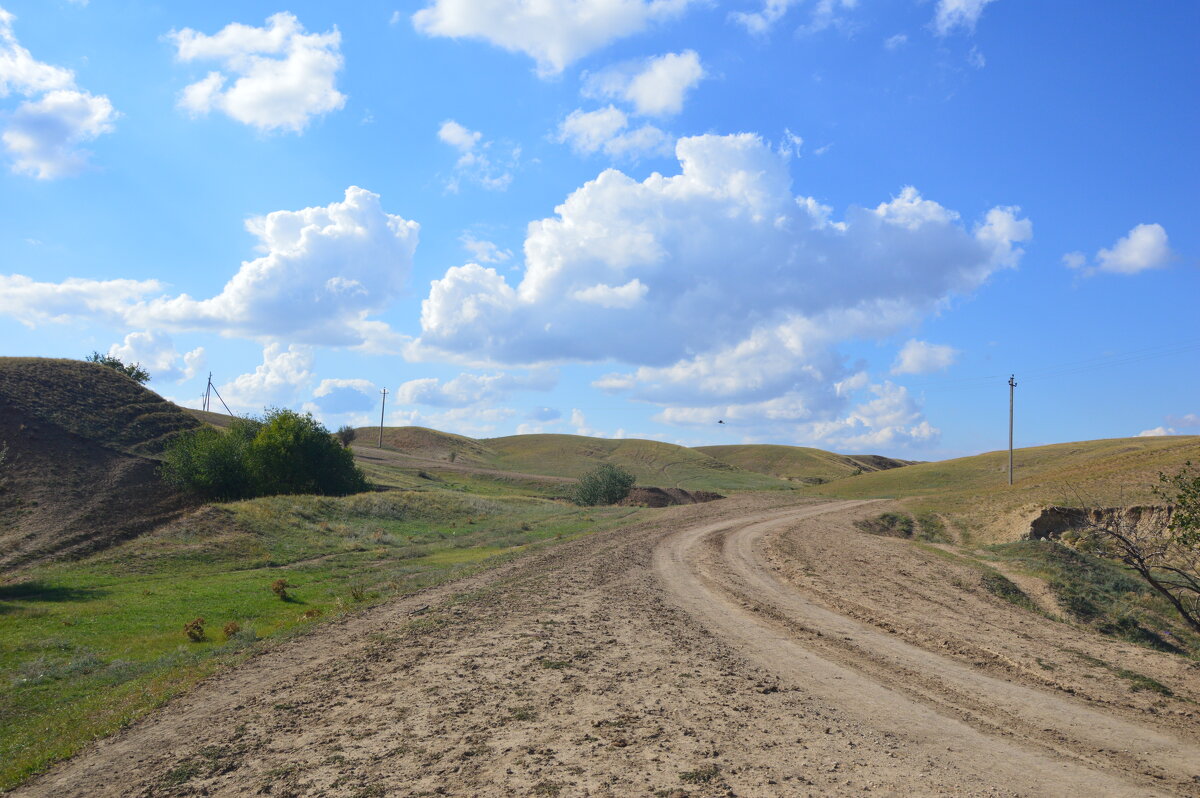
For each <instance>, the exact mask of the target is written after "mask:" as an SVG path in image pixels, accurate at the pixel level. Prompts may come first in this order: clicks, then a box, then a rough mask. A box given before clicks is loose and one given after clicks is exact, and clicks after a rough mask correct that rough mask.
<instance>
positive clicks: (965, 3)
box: [933, 0, 994, 36]
mask: <svg viewBox="0 0 1200 798" xmlns="http://www.w3.org/2000/svg"><path fill="white" fill-rule="evenodd" d="M993 1H994V0H938V4H937V10H936V11H935V12H934V17H933V27H934V30H936V31H937V33H938V35H939V36H948V35H949V34H951V33H953V32H954V31H955V30H956V29H958V28H962V29H964V30H966V31H968V32H971V31H974V30H975V24H976V23H977V22H978V21H979V17H980V15H981V14H983V9H984V8H985V7H987V6H988V5H989V4H991V3H992V2H993Z"/></svg>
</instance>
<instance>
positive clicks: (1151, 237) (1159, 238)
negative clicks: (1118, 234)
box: [1096, 224, 1171, 274]
mask: <svg viewBox="0 0 1200 798" xmlns="http://www.w3.org/2000/svg"><path fill="white" fill-rule="evenodd" d="M1170 259H1171V247H1170V246H1169V244H1168V243H1167V231H1166V230H1164V229H1163V226H1162V225H1161V224H1139V225H1138V226H1137V227H1135V228H1133V229H1132V230H1130V231H1129V234H1128V235H1126V236H1125V237H1124V238H1121V239H1120V240H1118V241H1117V243H1116V244H1114V245H1113V247H1112V249H1101V250H1100V251H1099V252H1097V253H1096V264H1097V268H1098V269H1099V270H1100V271H1102V272H1112V273H1114V274H1137V273H1138V272H1142V271H1145V270H1146V269H1155V268H1158V267H1159V266H1165V265H1166V264H1167V261H1169V260H1170Z"/></svg>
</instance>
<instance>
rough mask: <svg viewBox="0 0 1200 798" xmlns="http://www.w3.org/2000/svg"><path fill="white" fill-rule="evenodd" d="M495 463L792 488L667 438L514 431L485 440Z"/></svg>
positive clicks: (554, 471) (688, 484)
mask: <svg viewBox="0 0 1200 798" xmlns="http://www.w3.org/2000/svg"><path fill="white" fill-rule="evenodd" d="M483 443H485V444H486V445H487V446H488V448H489V449H491V450H492V451H493V452H494V453H495V454H494V455H492V456H491V458H490V463H491V464H492V465H493V466H494V467H496V468H502V469H505V470H511V471H524V472H527V473H531V474H547V475H553V476H567V477H578V476H580V475H581V474H583V473H584V472H586V471H589V470H591V469H593V468H595V467H596V466H597V465H599V464H600V463H613V464H615V465H619V466H621V467H622V468H625V469H628V470H629V471H631V472H632V473H633V475H634V476H635V477H636V478H637V484H639V485H647V486H655V487H660V488H686V489H688V490H708V491H715V492H718V493H720V492H728V491H737V490H778V489H790V488H792V487H794V486H793V485H791V484H789V483H788V482H786V481H784V480H781V479H777V478H775V477H772V476H768V475H766V474H757V473H754V472H751V471H745V470H743V469H740V468H738V467H736V466H732V465H729V464H728V463H724V462H721V461H720V460H716V459H714V458H712V457H709V456H708V455H706V454H704V453H703V452H698V451H696V450H695V449H688V448H686V447H683V446H675V445H674V444H670V443H660V442H658V441H645V440H611V439H604V438H585V437H582V436H579V435H514V436H511V437H507V438H490V439H488V440H485V441H483Z"/></svg>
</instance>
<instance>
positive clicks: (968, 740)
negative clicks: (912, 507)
mask: <svg viewBox="0 0 1200 798" xmlns="http://www.w3.org/2000/svg"><path fill="white" fill-rule="evenodd" d="M863 504H864V503H862V502H826V503H798V502H797V500H796V498H795V497H794V496H791V497H789V496H787V495H784V494H775V495H771V494H767V495H758V496H739V497H735V498H731V499H727V500H725V501H721V502H714V503H710V504H700V505H688V506H682V507H673V508H668V509H666V510H663V511H662V512H661V514H659V515H657V517H656V519H655V520H652V521H649V522H646V523H642V524H640V525H638V526H635V527H628V528H625V529H619V530H614V531H611V532H605V533H599V534H596V535H592V536H589V537H587V538H583V539H579V540H576V541H573V542H570V543H566V544H562V545H559V546H556V547H554V548H551V549H548V550H545V551H543V552H541V553H538V554H534V555H530V556H529V557H527V558H525V559H523V560H519V561H517V562H514V563H510V564H508V565H505V566H501V567H499V568H497V569H495V570H493V571H490V572H488V573H485V574H481V575H478V576H475V577H472V578H470V579H468V580H464V581H462V582H459V583H457V584H455V585H445V586H442V587H440V588H437V589H434V590H431V591H427V592H425V593H422V594H417V595H414V596H411V597H408V598H405V599H401V600H397V601H394V602H390V603H388V604H386V605H382V606H380V607H377V608H374V609H372V610H369V611H366V612H364V613H362V614H360V615H357V616H354V617H349V618H346V619H342V620H340V621H336V622H332V623H330V624H329V625H327V626H325V627H324V628H323V629H320V630H318V631H315V632H314V633H312V634H310V635H308V636H306V637H303V638H299V639H296V640H294V641H292V642H290V643H288V644H286V645H283V646H281V647H280V648H278V649H277V650H275V651H272V652H270V653H267V654H264V655H262V656H260V657H258V658H257V659H255V660H254V661H252V662H250V663H248V664H247V665H246V666H244V667H242V668H239V669H237V670H235V671H232V672H230V673H227V674H225V675H223V676H220V677H217V678H214V679H211V680H209V681H208V682H206V683H204V684H203V685H201V686H200V687H199V688H198V689H196V690H195V691H193V692H192V693H191V694H190V695H189V696H186V697H184V698H182V699H180V700H178V701H175V702H173V703H172V704H171V705H169V706H167V707H165V708H164V709H163V710H162V711H160V712H159V713H157V714H155V715H153V716H151V717H149V718H147V719H145V720H144V721H142V722H140V723H138V724H136V725H135V726H134V727H132V728H130V729H128V730H127V731H126V732H124V733H121V734H119V735H117V736H115V737H113V738H110V739H108V740H106V741H103V742H100V743H98V744H97V745H95V746H94V747H93V748H91V749H90V750H88V751H86V752H84V753H83V754H82V755H80V756H79V757H77V758H76V759H74V760H72V761H70V762H67V763H64V764H63V765H61V766H60V767H58V768H56V769H55V770H53V771H51V772H50V773H48V774H46V775H44V776H43V777H41V778H39V779H37V780H35V781H34V782H32V783H30V784H27V785H26V786H25V787H23V788H21V789H19V790H17V791H16V793H15V794H17V795H21V796H109V795H111V796H117V795H120V796H174V795H273V796H299V795H305V796H308V795H314V796H315V795H327V796H384V795H386V796H417V795H454V796H480V795H487V796H490V795H498V796H509V795H511V796H528V795H542V796H555V795H557V796H630V795H647V796H649V795H661V796H668V795H669V796H676V797H678V796H728V795H737V796H793V795H796V796H800V795H849V794H854V795H861V794H873V795H875V794H883V795H898V796H899V795H902V796H909V795H955V796H958V795H997V796H1015V795H1055V796H1058V795H1079V794H1093V795H1105V796H1109V795H1112V796H1119V795H1169V794H1177V795H1195V794H1200V782H1198V781H1196V777H1197V774H1200V740H1198V735H1197V730H1196V726H1197V724H1196V716H1195V704H1194V703H1189V701H1187V700H1183V699H1194V698H1195V697H1196V695H1197V678H1196V675H1195V674H1196V672H1195V671H1188V670H1187V668H1186V666H1185V665H1182V664H1180V665H1178V666H1176V665H1175V664H1173V662H1174V661H1173V660H1170V659H1163V657H1165V656H1166V655H1159V654H1156V653H1155V652H1149V651H1147V652H1144V653H1143V652H1141V651H1138V650H1132V648H1133V647H1125V646H1122V645H1121V644H1118V643H1113V642H1111V641H1108V640H1105V639H1102V638H1099V637H1096V636H1094V635H1088V634H1085V633H1084V632H1083V631H1078V632H1076V631H1074V630H1072V629H1070V628H1068V627H1064V626H1063V625H1061V624H1054V623H1053V622H1052V621H1049V620H1047V619H1045V618H1043V617H1042V616H1040V615H1038V614H1036V613H1031V612H1022V611H1019V610H1017V609H1016V608H1013V609H1009V608H1008V607H1007V606H1002V605H1001V604H998V603H997V602H999V599H994V598H993V597H991V596H990V595H987V594H983V593H981V592H980V591H979V590H978V589H977V588H976V587H975V585H974V583H972V582H971V581H970V580H971V574H970V573H969V572H968V571H966V570H961V569H960V567H959V566H958V565H956V564H955V563H953V562H951V561H948V560H944V559H941V558H938V557H936V556H935V555H930V554H928V553H926V552H924V551H922V550H921V549H920V548H918V547H916V546H914V545H913V544H911V543H908V542H905V541H899V540H892V539H883V538H877V537H874V536H870V535H863V534H859V533H857V532H855V531H854V530H853V527H852V526H851V525H850V522H851V520H852V519H853V518H854V517H855V516H853V513H854V512H856V511H866V510H870V509H874V510H875V511H876V512H877V508H863V507H862V505H863ZM856 508H859V510H856ZM838 513H840V515H839V514H838ZM966 567H967V566H962V568H963V569H965V568H966ZM1076 646H1078V649H1077V650H1078V651H1079V652H1085V653H1086V652H1093V654H1088V655H1087V656H1094V658H1095V659H1096V660H1097V661H1101V660H1103V661H1104V662H1106V663H1110V664H1113V665H1119V664H1135V663H1136V665H1137V666H1138V667H1141V668H1142V669H1144V672H1151V671H1152V672H1153V673H1156V674H1158V676H1161V678H1162V681H1164V682H1165V683H1168V684H1170V685H1171V687H1172V688H1173V689H1174V690H1175V694H1176V695H1177V696H1181V697H1182V699H1165V698H1163V699H1162V701H1163V702H1165V703H1160V702H1159V701H1157V700H1149V699H1146V698H1145V697H1143V696H1141V695H1140V694H1138V695H1132V694H1130V693H1129V691H1128V690H1127V689H1125V688H1124V687H1123V686H1122V682H1121V680H1120V679H1119V677H1116V675H1115V673H1113V672H1112V671H1110V670H1109V669H1108V668H1107V667H1103V668H1102V667H1100V666H1093V665H1088V664H1085V663H1084V662H1082V661H1080V660H1079V659H1078V656H1080V655H1076V654H1073V653H1071V649H1073V648H1075V647H1076ZM1043 654H1045V655H1046V657H1049V658H1050V659H1044V661H1045V662H1047V663H1048V664H1050V665H1051V667H1052V669H1051V670H1048V671H1045V670H1044V669H1043V668H1042V667H1041V666H1039V665H1038V664H1037V663H1036V660H1034V657H1038V656H1042V655H1043ZM1009 660H1011V663H1010V662H1009ZM1151 660H1153V662H1151ZM1031 662H1032V663H1033V665H1032V669H1031V668H1029V667H1028V665H1029V663H1031ZM1152 666H1153V667H1152ZM1039 672H1044V673H1046V674H1049V675H1048V676H1046V677H1045V678H1041V673H1039ZM1156 678H1158V677H1156ZM1085 687H1086V688H1087V693H1086V694H1083V693H1082V689H1083V688H1085ZM1067 688H1070V689H1071V690H1076V692H1075V694H1072V693H1071V692H1070V691H1069V690H1068V689H1067Z"/></svg>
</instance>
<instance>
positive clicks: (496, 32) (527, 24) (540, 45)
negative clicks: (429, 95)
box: [412, 0, 693, 76]
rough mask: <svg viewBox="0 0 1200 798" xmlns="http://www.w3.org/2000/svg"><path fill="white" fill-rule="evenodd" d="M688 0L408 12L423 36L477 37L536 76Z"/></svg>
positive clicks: (484, 0)
mask: <svg viewBox="0 0 1200 798" xmlns="http://www.w3.org/2000/svg"><path fill="white" fill-rule="evenodd" d="M692 1H693V0H569V2H545V0H433V2H431V3H430V4H429V5H428V6H426V7H425V8H423V9H421V10H419V11H417V13H415V14H413V17H412V21H413V27H415V28H416V29H417V30H418V31H419V32H421V33H423V34H425V35H427V36H446V37H450V38H455V39H458V38H468V39H482V40H484V41H487V42H490V43H491V44H494V45H496V46H498V47H502V48H504V49H505V50H509V51H510V52H519V53H525V54H526V55H528V56H530V57H532V58H533V59H534V60H535V61H536V62H537V69H538V72H539V74H542V75H544V76H549V75H555V74H558V73H559V72H561V71H562V70H563V68H565V67H566V66H567V65H568V64H570V63H572V62H574V61H576V60H578V59H580V58H582V57H584V56H585V55H587V54H589V53H592V52H594V51H596V50H599V49H601V48H603V47H605V46H606V45H607V44H609V43H610V42H612V41H614V40H616V39H619V38H623V37H625V36H629V35H632V34H635V33H639V32H641V31H643V30H645V29H646V28H648V27H649V26H650V25H652V24H654V23H657V22H660V21H663V20H667V19H670V18H673V17H677V16H679V15H680V14H681V13H682V12H683V11H684V10H685V9H686V8H687V7H688V5H689V4H690V3H691V2H692Z"/></svg>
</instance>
